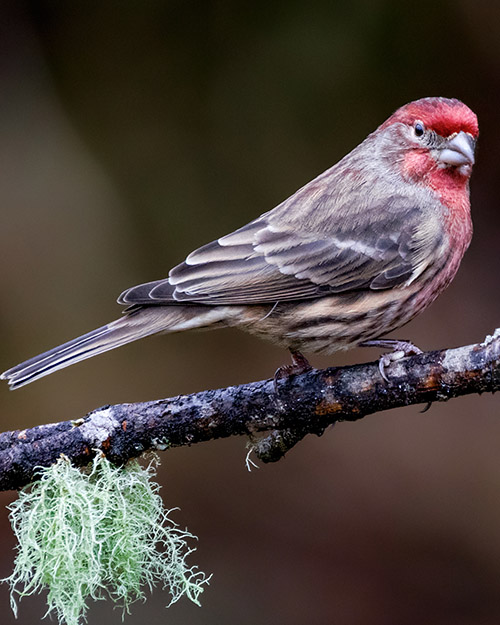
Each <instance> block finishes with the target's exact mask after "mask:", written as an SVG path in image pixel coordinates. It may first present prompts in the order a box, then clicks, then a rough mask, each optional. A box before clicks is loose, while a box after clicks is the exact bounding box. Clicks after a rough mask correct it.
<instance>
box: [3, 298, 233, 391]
mask: <svg viewBox="0 0 500 625" xmlns="http://www.w3.org/2000/svg"><path fill="white" fill-rule="evenodd" d="M222 309H223V307H220V308H218V309H215V308H210V307H190V308H187V307H173V306H157V307H150V308H136V309H133V310H131V311H130V312H128V313H126V314H125V315H124V316H123V317H121V318H120V319H117V320H116V321H112V322H111V323H108V324H107V325H105V326H102V327H101V328H97V329H96V330H93V331H92V332H89V333H87V334H84V335H82V336H79V337H78V338H76V339H73V340H71V341H68V342H67V343H64V344H62V345H59V346H58V347H54V348H53V349H51V350H49V351H48V352H44V353H43V354H39V355H38V356H35V357H34V358H30V359H29V360H26V361H25V362H22V363H21V364H19V365H16V366H15V367H12V368H11V369H8V370H7V371H4V373H2V374H1V375H0V378H1V379H3V380H7V381H8V383H9V387H10V388H11V389H16V388H19V387H21V386H24V385H25V384H29V383H30V382H33V381H34V380H38V379H39V378H42V377H44V376H46V375H49V374H50V373H53V372H54V371H57V370H59V369H63V368H64V367H68V366H70V365H73V364H75V363H77V362H80V361H82V360H85V359H87V358H91V357H92V356H97V354H102V353H103V352H107V351H109V350H110V349H114V348H115V347H120V346H121V345H125V344H126V343H131V342H132V341H136V340H137V339H141V338H143V337H145V336H149V335H150V334H157V333H158V332H177V331H179V330H184V329H189V328H196V327H204V326H207V325H212V324H213V323H217V322H218V321H221V320H222V319H223V318H224V313H223V310H222Z"/></svg>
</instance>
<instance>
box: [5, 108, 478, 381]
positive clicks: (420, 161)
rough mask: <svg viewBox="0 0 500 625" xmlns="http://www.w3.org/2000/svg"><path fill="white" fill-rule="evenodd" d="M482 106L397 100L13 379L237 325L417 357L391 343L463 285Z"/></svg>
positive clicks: (9, 376)
mask: <svg viewBox="0 0 500 625" xmlns="http://www.w3.org/2000/svg"><path fill="white" fill-rule="evenodd" d="M478 133H479V130H478V121H477V117H476V115H475V114H474V113H473V112H472V110H471V109H470V108H469V107H468V106H466V105H465V104H464V103H463V102H461V101H460V100H458V99H455V98H444V97H426V98H421V99H419V100H415V101H413V102H410V103H408V104H405V105H404V106H402V107H400V108H399V109H397V110H396V111H395V112H394V113H393V114H392V115H391V116H390V117H389V118H388V119H387V120H386V121H385V122H384V123H382V124H381V125H380V126H379V127H378V128H377V129H376V130H375V131H374V132H372V133H371V134H370V135H368V136H367V137H366V139H365V140H364V141H362V142H361V143H360V144H359V145H358V146H357V147H355V148H354V149H353V150H352V151H351V152H349V153H348V154H347V155H346V156H345V157H344V158H342V159H341V160H340V161H339V162H338V163H336V164H335V165H333V166H332V167H330V168H329V169H327V170H326V171H325V172H323V173H322V174H320V175H319V176H317V177H316V178H314V179H313V180H312V181H310V182H309V183H307V184H306V185H305V186H303V187H301V188H300V189H299V190H298V191H296V192H295V193H294V194H293V195H292V196H290V197H289V198H288V199H286V200H285V201H284V202H282V203H281V204H279V205H278V206H276V207H275V208H273V209H272V210H270V211H268V212H266V213H263V214H262V215H260V216H259V217H257V218H256V219H254V220H253V221H251V222H250V223H248V224H246V225H244V226H243V227H241V228H239V229H237V230H235V231H234V232H231V233H230V234H227V235H225V236H222V237H220V238H219V239H217V240H215V241H212V242H211V243H208V244H206V245H204V246H202V247H200V248H199V249H196V250H195V251H193V252H191V253H190V254H189V255H188V256H187V257H186V259H185V260H184V262H182V263H180V264H179V265H177V266H175V267H174V268H173V269H171V270H170V272H169V274H168V277H166V278H163V279H159V280H154V281H152V282H146V283H144V284H139V285H137V286H133V287H131V288H129V289H127V290H125V291H124V292H123V293H122V294H121V295H120V296H119V298H118V303H119V304H122V305H125V306H126V308H125V310H124V311H123V314H122V316H121V317H120V318H118V319H116V320H115V321H112V322H111V323H108V324H106V325H104V326H102V327H100V328H98V329H95V330H93V331H91V332H89V333H87V334H84V335H82V336H80V337H78V338H75V339H73V340H71V341H69V342H67V343H64V344H62V345H60V346H58V347H55V348H53V349H51V350H49V351H47V352H45V353H43V354H40V355H38V356H35V357H34V358H31V359H29V360H27V361H25V362H23V363H21V364H19V365H17V366H15V367H12V368H11V369H8V370H7V371H5V372H4V373H2V374H1V376H0V377H1V378H2V379H5V380H7V381H8V383H9V385H10V388H11V389H14V388H18V387H21V386H23V385H25V384H29V383H30V382H33V381H34V380H37V379H39V378H41V377H43V376H46V375H48V374H50V373H53V372H54V371H57V370H58V369H62V368H64V367H67V366H69V365H72V364H74V363H77V362H79V361H82V360H84V359H86V358H90V357H92V356H96V355H97V354H101V353H103V352H106V351H108V350H111V349H114V348H116V347H119V346H121V345H125V344H126V343H130V342H131V341H135V340H137V339H140V338H143V337H146V336H148V335H152V334H157V333H170V332H179V331H184V330H191V329H201V328H217V327H228V326H229V327H237V328H240V329H242V330H245V331H248V332H250V333H251V334H254V335H256V336H259V337H261V338H264V339H269V340H271V341H272V342H274V343H275V344H277V345H278V346H281V347H283V348H287V349H288V350H289V351H290V353H291V355H292V364H291V365H288V366H286V365H285V366H283V367H282V368H280V369H279V370H278V372H277V378H276V379H279V378H280V377H286V376H288V375H291V374H294V373H300V372H301V371H305V370H307V369H308V368H310V365H309V361H308V360H307V357H306V356H305V355H304V353H306V354H315V353H319V354H332V353H334V352H336V351H339V350H346V349H350V348H353V347H356V346H368V347H379V348H381V349H383V350H392V352H390V353H389V354H385V355H384V356H382V357H381V359H380V369H381V374H382V375H383V377H384V378H386V379H387V377H386V374H385V368H386V367H387V366H388V365H389V364H390V362H391V360H393V359H395V358H399V357H402V356H404V355H408V354H411V353H416V352H418V351H419V350H418V348H416V347H415V346H414V345H413V344H412V343H410V342H408V341H398V340H392V339H384V338H382V337H383V336H384V335H386V334H387V333H389V332H391V331H393V330H395V329H396V328H399V327H401V326H403V325H404V324H406V323H407V322H408V321H410V320H411V319H412V318H413V317H415V316H416V315H417V314H419V313H421V312H422V311H423V310H424V309H425V308H427V306H429V304H431V303H432V302H433V301H434V300H435V299H436V297H437V296H438V295H439V294H440V293H441V292H442V291H443V290H444V289H445V288H446V287H447V286H448V285H449V284H450V282H451V280H452V279H453V278H454V276H455V274H456V272H457V270H458V268H459V265H460V262H461V260H462V257H463V255H464V253H465V251H466V249H467V247H468V246H469V243H470V240H471V237H472V222H471V216H470V199H469V179H470V176H471V172H472V167H473V165H474V153H475V147H476V141H477V138H478Z"/></svg>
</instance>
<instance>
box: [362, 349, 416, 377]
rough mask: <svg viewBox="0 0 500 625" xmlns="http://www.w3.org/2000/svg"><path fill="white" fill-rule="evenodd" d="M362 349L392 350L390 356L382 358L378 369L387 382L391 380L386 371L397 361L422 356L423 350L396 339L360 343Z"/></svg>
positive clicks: (386, 355) (384, 355) (385, 355)
mask: <svg viewBox="0 0 500 625" xmlns="http://www.w3.org/2000/svg"><path fill="white" fill-rule="evenodd" d="M360 346H361V347H380V348H382V349H391V350H392V351H391V352H390V353H389V354H383V355H382V356H380V358H379V361H378V369H379V371H380V375H381V376H382V377H383V378H384V380H385V381H386V382H389V378H388V377H387V375H386V372H385V370H386V369H387V367H388V366H389V365H390V364H391V362H394V361H396V360H400V359H401V358H405V357H406V356H415V355H416V354H421V353H422V350H421V349H420V348H418V347H417V346H416V345H413V343H410V341H398V340H394V339H376V340H374V341H363V343H360Z"/></svg>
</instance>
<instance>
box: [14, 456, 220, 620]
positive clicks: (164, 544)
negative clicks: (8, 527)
mask: <svg viewBox="0 0 500 625" xmlns="http://www.w3.org/2000/svg"><path fill="white" fill-rule="evenodd" d="M40 473H41V476H40V479H38V480H37V481H36V482H34V483H33V484H32V485H30V486H29V487H26V488H24V489H23V490H22V491H21V492H20V494H19V498H18V499H17V501H15V502H14V503H13V504H12V505H11V506H10V511H11V512H10V518H11V523H12V528H13V530H14V533H15V535H16V537H17V540H18V546H17V557H16V561H15V567H14V571H13V573H12V575H11V576H10V577H9V578H7V579H6V580H4V581H7V582H8V583H9V584H10V586H11V606H12V609H13V611H14V613H15V614H16V615H17V604H16V598H17V597H19V598H21V597H24V596H26V595H32V594H36V593H40V592H42V591H43V590H47V605H48V609H47V614H49V613H55V614H56V616H57V618H58V621H59V622H60V623H62V622H64V623H66V624H67V625H77V624H78V623H79V622H81V620H85V615H86V612H87V609H88V600H89V599H92V600H99V599H111V600H112V601H114V602H115V603H116V604H118V605H119V606H121V607H122V609H123V611H124V613H125V612H127V613H128V612H129V607H130V605H131V603H133V602H134V601H137V600H138V599H142V600H145V598H146V597H145V590H146V589H149V590H151V589H152V588H153V587H154V586H156V585H157V584H158V583H161V584H162V585H163V586H164V587H166V588H168V590H169V591H170V594H171V601H170V604H169V605H171V604H172V603H174V602H176V601H177V600H178V599H180V598H181V597H182V596H183V595H186V597H188V598H189V599H190V600H191V601H193V602H194V603H196V604H197V605H200V604H199V595H200V594H201V593H202V592H203V586H204V584H206V583H208V580H209V578H207V577H206V576H205V574H204V573H202V572H201V571H199V570H197V567H188V565H187V564H186V557H187V556H188V555H189V554H190V553H191V552H192V551H194V549H192V548H189V547H188V546H187V543H186V540H187V539H192V538H195V537H194V536H193V535H192V534H190V533H189V532H187V531H183V530H181V529H180V528H179V527H178V526H177V524H176V523H174V522H173V521H172V519H171V518H170V514H171V512H172V511H171V510H170V511H169V510H166V509H165V508H164V506H163V502H162V499H161V497H160V495H159V493H158V491H159V488H160V487H159V486H158V484H156V483H155V482H154V481H153V480H152V477H153V476H154V467H153V466H152V465H151V464H150V465H149V467H147V468H143V467H141V465H140V464H139V463H138V462H137V461H132V462H130V463H129V464H128V465H127V466H125V467H121V468H120V467H115V466H114V465H112V464H111V463H110V462H108V461H107V460H106V459H105V458H104V457H103V456H102V455H101V454H98V455H97V456H96V457H95V459H94V461H93V463H92V465H91V466H90V467H89V469H88V470H87V471H86V472H82V471H80V470H78V469H76V468H75V467H73V466H72V465H71V463H70V462H69V461H68V460H67V459H66V458H64V457H62V458H61V459H60V460H59V461H58V462H57V463H56V464H54V465H53V466H51V467H49V468H46V469H45V468H44V469H41V470H40Z"/></svg>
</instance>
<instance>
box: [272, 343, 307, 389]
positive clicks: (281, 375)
mask: <svg viewBox="0 0 500 625" xmlns="http://www.w3.org/2000/svg"><path fill="white" fill-rule="evenodd" d="M290 353H291V355H292V364H290V365H283V366H282V367H278V369H276V373H275V374H274V392H275V393H276V392H277V391H278V382H279V380H283V379H288V378H289V377H290V376H292V375H300V374H301V373H306V372H307V371H310V370H311V369H312V367H311V365H310V364H309V361H308V360H307V358H306V357H305V356H303V355H302V354H301V353H300V352H297V351H295V350H292V349H291V350H290Z"/></svg>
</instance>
